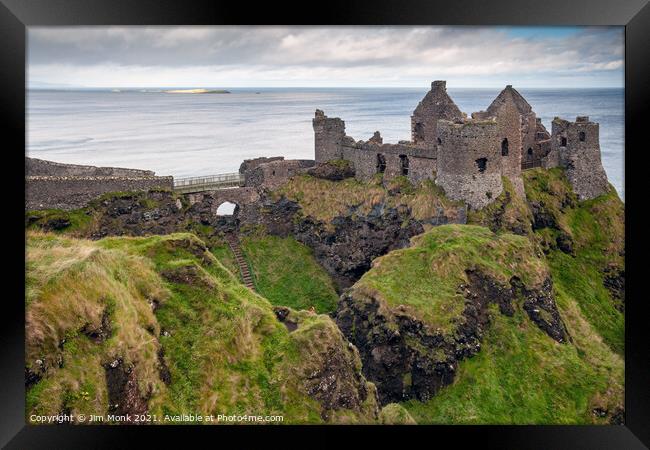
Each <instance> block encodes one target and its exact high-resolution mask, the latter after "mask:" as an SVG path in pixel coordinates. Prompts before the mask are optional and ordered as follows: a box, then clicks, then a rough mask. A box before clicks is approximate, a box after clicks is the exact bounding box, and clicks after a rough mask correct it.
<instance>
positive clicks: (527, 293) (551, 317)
mask: <svg viewBox="0 0 650 450" xmlns="http://www.w3.org/2000/svg"><path fill="white" fill-rule="evenodd" d="M510 284H511V285H512V288H513V290H514V291H515V292H516V293H517V294H520V295H522V296H523V297H524V311H526V313H527V314H528V317H529V318H530V320H532V321H533V322H534V323H535V325H537V326H538V327H539V328H540V329H541V330H542V331H544V332H545V333H546V334H548V335H549V336H550V337H552V338H553V339H555V340H556V341H557V342H566V341H567V340H570V337H569V333H568V331H567V329H566V327H565V325H564V322H562V318H561V317H560V312H559V311H558V309H557V305H556V304H555V299H554V297H553V283H552V282H551V279H550V278H546V279H545V280H544V282H543V283H542V287H541V288H540V289H527V288H526V286H524V285H523V283H522V282H521V280H519V279H518V278H516V277H513V279H512V280H510Z"/></svg>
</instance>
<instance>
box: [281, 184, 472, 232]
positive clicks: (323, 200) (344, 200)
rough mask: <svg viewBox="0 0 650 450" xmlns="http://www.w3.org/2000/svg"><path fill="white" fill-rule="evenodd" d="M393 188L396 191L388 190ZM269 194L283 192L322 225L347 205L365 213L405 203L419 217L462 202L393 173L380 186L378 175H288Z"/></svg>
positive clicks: (345, 210)
mask: <svg viewBox="0 0 650 450" xmlns="http://www.w3.org/2000/svg"><path fill="white" fill-rule="evenodd" d="M394 190H398V191H399V192H398V193H394V194H391V192H389V191H394ZM273 195H274V196H275V197H276V198H279V197H280V196H281V195H284V196H286V197H287V198H288V199H290V200H293V201H295V202H297V203H298V204H299V205H300V206H301V208H302V214H303V215H304V216H306V217H312V218H314V219H316V220H320V221H323V222H324V223H325V224H326V226H330V225H331V224H330V222H331V221H332V219H334V218H335V217H338V216H343V215H346V214H348V213H349V211H350V210H351V209H354V211H355V213H356V214H368V213H369V212H370V211H371V210H372V208H373V207H374V206H376V205H379V204H382V203H383V204H385V205H387V206H388V207H398V206H400V205H404V206H407V207H409V208H411V211H412V216H413V217H414V218H415V219H419V220H422V219H428V218H430V217H434V216H437V215H438V214H439V211H440V210H443V211H445V212H447V213H448V214H454V213H455V211H456V210H457V209H458V208H459V207H460V206H461V205H462V202H454V201H451V200H449V199H447V198H446V197H445V195H444V192H443V190H442V189H441V188H440V187H438V186H436V185H435V183H433V182H432V181H430V180H428V181H424V182H422V183H420V184H418V185H417V186H413V185H412V184H411V183H410V182H409V181H408V180H407V179H406V178H404V177H396V178H395V179H393V180H391V182H389V183H387V186H383V185H382V180H381V178H380V177H377V178H374V179H373V180H371V181H369V182H362V181H359V180H357V179H355V178H348V179H345V180H342V181H329V180H323V179H320V178H315V177H311V176H309V175H301V176H296V177H293V178H291V179H290V180H289V181H288V182H287V183H286V184H285V185H283V186H282V187H281V188H280V189H278V190H277V191H275V192H274V193H273Z"/></svg>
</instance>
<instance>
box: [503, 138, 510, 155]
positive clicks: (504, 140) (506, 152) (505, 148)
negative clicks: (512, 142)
mask: <svg viewBox="0 0 650 450" xmlns="http://www.w3.org/2000/svg"><path fill="white" fill-rule="evenodd" d="M501 156H508V138H503V140H502V141H501Z"/></svg>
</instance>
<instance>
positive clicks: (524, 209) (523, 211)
mask: <svg viewBox="0 0 650 450" xmlns="http://www.w3.org/2000/svg"><path fill="white" fill-rule="evenodd" d="M501 179H502V181H503V192H501V194H499V196H498V197H497V198H496V199H495V201H494V202H492V203H490V204H489V205H488V206H486V207H485V208H483V209H480V210H470V211H468V213H467V223H469V224H474V225H482V226H484V227H488V228H490V229H491V230H492V231H494V232H508V233H513V232H514V233H515V234H522V235H525V234H530V233H532V227H531V223H532V213H531V212H530V209H529V208H528V205H527V204H526V201H525V199H523V198H521V196H520V195H518V194H517V192H516V191H515V190H514V188H513V186H512V183H511V182H510V180H509V179H508V178H507V177H502V178H501Z"/></svg>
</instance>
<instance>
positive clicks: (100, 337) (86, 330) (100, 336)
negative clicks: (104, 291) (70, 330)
mask: <svg viewBox="0 0 650 450" xmlns="http://www.w3.org/2000/svg"><path fill="white" fill-rule="evenodd" d="M80 331H81V333H82V334H84V335H86V336H87V337H88V338H89V339H91V340H92V341H94V342H95V343H101V342H104V341H105V340H106V339H108V338H109V337H111V334H112V332H113V330H112V326H111V315H110V313H109V311H108V309H104V313H103V314H102V321H101V324H100V325H99V326H93V325H92V324H90V323H88V324H86V325H84V327H83V328H82V329H81V330H80Z"/></svg>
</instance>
